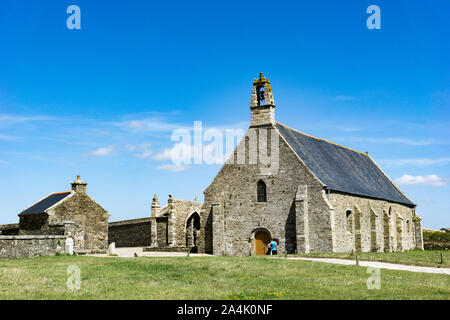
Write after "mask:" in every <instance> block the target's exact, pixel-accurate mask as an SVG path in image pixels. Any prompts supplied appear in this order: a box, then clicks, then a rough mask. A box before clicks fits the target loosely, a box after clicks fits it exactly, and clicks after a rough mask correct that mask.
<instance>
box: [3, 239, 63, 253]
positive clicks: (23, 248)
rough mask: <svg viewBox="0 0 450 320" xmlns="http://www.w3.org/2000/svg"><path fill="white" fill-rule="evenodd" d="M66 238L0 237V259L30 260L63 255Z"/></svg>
mask: <svg viewBox="0 0 450 320" xmlns="http://www.w3.org/2000/svg"><path fill="white" fill-rule="evenodd" d="M66 238H67V237H66V236H47V235H28V236H25V235H22V236H0V259H11V258H32V257H37V256H52V255H55V254H56V253H61V254H63V253H64V250H65V242H66Z"/></svg>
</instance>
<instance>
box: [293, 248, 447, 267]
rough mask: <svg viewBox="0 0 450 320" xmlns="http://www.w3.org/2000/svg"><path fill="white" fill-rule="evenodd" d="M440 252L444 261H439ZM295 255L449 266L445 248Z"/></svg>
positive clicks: (424, 265)
mask: <svg viewBox="0 0 450 320" xmlns="http://www.w3.org/2000/svg"><path fill="white" fill-rule="evenodd" d="M441 253H442V255H443V260H444V263H442V264H441V263H440V262H441ZM297 256H302V257H310V258H338V259H351V260H355V259H356V258H355V256H358V257H359V259H360V260H365V261H380V262H389V263H398V264H406V265H415V266H423V267H437V268H440V267H442V268H450V252H448V251H447V250H411V251H405V252H387V253H384V252H358V253H353V255H351V254H350V253H348V252H342V253H337V252H330V253H309V254H299V255H297Z"/></svg>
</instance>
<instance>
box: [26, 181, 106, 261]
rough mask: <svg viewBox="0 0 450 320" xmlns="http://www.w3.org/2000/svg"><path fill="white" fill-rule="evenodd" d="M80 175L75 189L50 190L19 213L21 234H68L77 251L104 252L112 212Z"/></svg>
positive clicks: (73, 184)
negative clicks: (96, 200)
mask: <svg viewBox="0 0 450 320" xmlns="http://www.w3.org/2000/svg"><path fill="white" fill-rule="evenodd" d="M86 187H87V183H86V182H84V181H82V180H81V179H80V176H77V179H76V180H75V181H74V182H73V183H72V191H65V192H58V193H51V194H49V195H48V196H46V197H44V198H43V199H41V200H39V201H38V202H36V203H35V204H33V205H32V206H30V207H28V208H26V209H25V210H23V211H22V212H20V213H19V220H20V221H19V230H18V233H19V235H65V236H67V237H71V238H73V239H74V250H75V252H77V253H96V252H105V251H106V250H107V248H108V219H109V213H108V212H107V211H106V210H105V209H103V208H102V207H101V206H100V205H99V204H98V203H96V202H95V201H94V200H93V199H92V198H91V197H89V196H88V195H87V193H86Z"/></svg>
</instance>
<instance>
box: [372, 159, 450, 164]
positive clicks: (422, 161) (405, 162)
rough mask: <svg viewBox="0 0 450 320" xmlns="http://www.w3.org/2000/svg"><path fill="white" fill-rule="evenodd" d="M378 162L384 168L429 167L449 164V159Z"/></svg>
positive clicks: (388, 160)
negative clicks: (384, 166)
mask: <svg viewBox="0 0 450 320" xmlns="http://www.w3.org/2000/svg"><path fill="white" fill-rule="evenodd" d="M380 162H381V163H382V164H384V165H386V166H405V165H412V166H431V165H437V164H446V163H450V158H436V159H431V158H411V159H383V160H380Z"/></svg>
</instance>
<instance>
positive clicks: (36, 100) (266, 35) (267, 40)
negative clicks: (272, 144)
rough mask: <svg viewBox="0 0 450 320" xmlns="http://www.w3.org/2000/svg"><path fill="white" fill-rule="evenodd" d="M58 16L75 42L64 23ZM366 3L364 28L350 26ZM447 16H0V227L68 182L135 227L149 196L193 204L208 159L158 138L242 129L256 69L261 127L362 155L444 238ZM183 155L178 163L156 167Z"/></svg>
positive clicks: (227, 11) (56, 6)
mask: <svg viewBox="0 0 450 320" xmlns="http://www.w3.org/2000/svg"><path fill="white" fill-rule="evenodd" d="M71 4H75V5H77V6H79V8H80V11H81V29H79V30H76V29H75V30H70V29H68V28H67V25H66V19H67V18H68V17H69V14H67V12H66V10H67V7H68V6H69V5H71ZM372 4H376V5H378V6H379V7H380V10H381V29H379V30H370V29H368V28H367V26H366V20H367V18H368V17H369V14H367V13H366V9H367V7H368V6H369V5H372ZM269 8H270V9H269ZM449 11H450V3H449V2H448V1H443V0H442V1H436V2H434V3H433V5H429V4H428V5H427V4H425V3H423V2H421V1H398V2H395V3H394V2H389V1H376V2H375V3H372V2H369V1H356V0H355V1H348V2H346V3H344V4H342V3H336V2H333V1H325V2H321V3H311V2H306V1H305V2H304V1H287V2H283V3H276V4H275V3H272V2H269V1H258V2H256V1H248V2H244V3H242V2H238V1H229V2H227V3H226V4H225V3H214V2H208V1H198V2H195V3H185V2H182V1H178V2H174V3H170V4H169V3H160V2H152V1H146V2H142V1H136V0H134V1H133V0H132V1H127V2H125V1H117V2H114V3H107V4H106V3H104V2H100V1H86V0H77V1H75V2H74V3H72V2H71V3H67V2H62V3H54V2H52V1H41V2H39V3H29V2H27V1H24V0H18V1H14V2H8V3H1V4H0V38H1V39H2V41H3V43H4V48H5V50H2V51H0V70H2V71H1V73H0V173H1V177H2V183H1V184H0V203H1V205H0V224H8V223H17V222H18V217H17V214H18V213H19V212H20V211H22V210H23V209H24V208H26V207H28V206H30V205H32V204H33V203H35V202H36V201H38V200H39V199H41V198H43V197H44V196H46V195H48V194H50V193H54V192H61V191H68V190H70V183H71V182H73V181H74V180H75V178H76V176H77V175H80V176H81V179H83V180H84V181H86V182H87V183H88V186H87V193H88V195H89V196H91V197H92V199H94V200H95V201H96V202H97V203H99V204H100V205H101V206H102V207H104V208H105V209H106V210H107V211H108V212H109V213H110V214H111V217H110V221H120V220H125V219H136V218H142V217H147V216H150V206H151V202H152V197H153V194H154V193H157V195H158V197H159V200H160V203H161V206H162V205H163V203H166V201H167V197H168V195H169V194H172V195H173V197H174V198H176V199H184V200H193V199H194V198H195V197H197V198H198V200H199V201H201V202H203V191H204V190H205V189H206V188H207V186H208V185H209V184H210V183H211V182H212V180H213V179H214V177H215V175H216V174H217V172H218V171H219V170H220V168H221V166H222V165H221V163H220V161H219V160H220V159H219V158H220V157H219V156H217V155H214V154H212V155H210V162H211V163H206V162H205V161H202V162H201V163H195V161H194V160H195V159H194V158H195V155H196V154H198V152H205V151H204V150H203V149H202V150H201V151H199V150H197V149H196V148H195V147H193V144H192V145H188V144H186V143H181V142H180V141H178V140H177V141H174V140H173V139H171V137H173V135H174V133H176V132H177V130H187V131H189V132H190V133H192V139H193V140H194V139H195V135H194V126H195V123H201V126H202V129H203V134H204V133H205V132H210V133H214V132H220V133H222V134H224V136H225V132H226V131H227V130H232V131H235V132H238V131H239V130H243V131H244V132H245V131H246V129H247V128H248V126H249V123H250V98H251V89H252V81H253V79H254V78H257V77H258V75H259V73H260V72H263V73H264V75H265V76H266V77H267V78H269V79H270V82H271V86H272V89H273V94H274V99H275V105H276V108H275V120H276V121H278V122H280V123H282V124H285V125H287V126H289V127H292V128H294V129H296V130H299V131H301V132H305V133H307V134H310V135H312V136H314V137H317V138H320V139H325V140H328V141H331V142H333V143H337V144H339V145H343V146H345V147H347V148H351V149H354V150H359V151H360V152H363V153H365V152H366V151H368V152H369V154H370V156H371V158H373V160H374V161H375V162H376V163H377V164H378V165H379V166H380V167H381V169H382V170H383V171H384V172H385V173H386V174H387V175H388V176H389V178H390V179H391V180H393V181H394V182H395V184H397V185H398V186H399V188H400V189H401V190H402V191H403V192H404V193H405V194H406V195H407V197H408V198H410V199H411V200H412V201H413V202H414V203H416V204H417V205H418V206H417V208H416V211H417V213H418V215H419V216H420V217H421V218H422V220H423V226H424V227H425V228H433V229H441V228H446V227H450V198H449V196H448V195H449V194H450V187H449V186H450V59H448V57H449V56H450V42H449V41H448V39H450V28H449V27H448V23H447V16H446V12H449ZM208 130H209V131H208ZM201 138H202V140H203V143H204V146H205V149H207V148H208V144H209V143H210V141H209V140H208V137H207V136H202V137H201ZM236 142H237V141H235V143H236ZM224 146H225V142H224ZM186 150H188V151H189V152H191V155H192V160H193V161H192V162H191V163H190V164H185V163H178V164H177V163H174V162H173V161H172V159H171V155H172V154H174V153H176V152H184V151H186ZM202 155H203V153H202Z"/></svg>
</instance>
